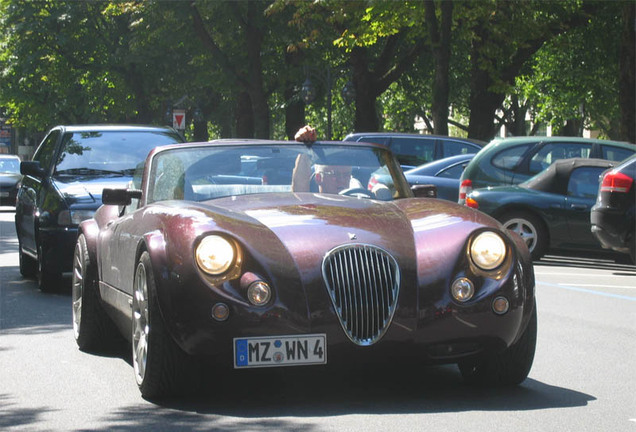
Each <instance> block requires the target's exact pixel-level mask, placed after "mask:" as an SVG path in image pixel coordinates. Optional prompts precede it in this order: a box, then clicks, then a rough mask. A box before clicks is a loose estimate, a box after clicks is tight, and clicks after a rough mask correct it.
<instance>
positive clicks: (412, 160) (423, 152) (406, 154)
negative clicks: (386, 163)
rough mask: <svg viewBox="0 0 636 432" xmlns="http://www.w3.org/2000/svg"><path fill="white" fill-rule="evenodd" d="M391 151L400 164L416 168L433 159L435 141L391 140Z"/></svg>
mask: <svg viewBox="0 0 636 432" xmlns="http://www.w3.org/2000/svg"><path fill="white" fill-rule="evenodd" d="M391 150H392V151H393V154H395V156H396V157H397V160H398V161H399V162H400V164H402V165H411V166H418V165H422V164H425V163H427V162H430V161H432V160H434V159H435V140H434V139H417V138H416V139H414V138H402V137H398V138H393V140H392V141H391Z"/></svg>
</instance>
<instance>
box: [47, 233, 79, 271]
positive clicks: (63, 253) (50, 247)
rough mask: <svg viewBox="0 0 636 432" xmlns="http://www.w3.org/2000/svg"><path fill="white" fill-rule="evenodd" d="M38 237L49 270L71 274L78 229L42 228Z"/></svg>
mask: <svg viewBox="0 0 636 432" xmlns="http://www.w3.org/2000/svg"><path fill="white" fill-rule="evenodd" d="M38 235H39V239H38V244H39V245H41V247H42V253H43V254H44V259H45V260H46V263H47V264H46V265H47V268H49V269H51V270H53V269H59V272H60V273H65V272H70V271H71V270H72V269H73V253H74V252H75V242H76V241H77V227H55V228H40V230H39V232H38Z"/></svg>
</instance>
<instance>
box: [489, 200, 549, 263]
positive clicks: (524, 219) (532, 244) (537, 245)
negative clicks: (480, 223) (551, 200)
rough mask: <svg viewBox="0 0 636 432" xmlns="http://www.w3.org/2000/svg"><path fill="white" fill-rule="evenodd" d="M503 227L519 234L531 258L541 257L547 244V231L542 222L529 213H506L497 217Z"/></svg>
mask: <svg viewBox="0 0 636 432" xmlns="http://www.w3.org/2000/svg"><path fill="white" fill-rule="evenodd" d="M499 221H500V222H501V223H502V225H503V226H504V228H507V229H509V230H510V231H514V232H515V233H517V234H519V236H520V237H521V238H522V239H523V241H524V242H525V243H526V246H528V250H529V251H530V255H531V256H532V259H533V260H538V259H539V258H541V257H542V256H543V255H544V254H545V252H546V249H547V246H548V232H547V230H546V228H545V226H544V224H543V222H542V221H541V220H540V219H539V218H537V217H536V216H533V215H531V214H529V213H524V212H512V213H506V214H505V215H503V216H502V217H500V218H499Z"/></svg>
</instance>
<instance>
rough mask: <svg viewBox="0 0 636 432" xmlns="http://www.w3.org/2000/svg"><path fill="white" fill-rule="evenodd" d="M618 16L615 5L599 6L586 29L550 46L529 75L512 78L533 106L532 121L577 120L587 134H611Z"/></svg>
mask: <svg viewBox="0 0 636 432" xmlns="http://www.w3.org/2000/svg"><path fill="white" fill-rule="evenodd" d="M620 12H621V4H620V2H615V3H614V2H606V3H602V8H601V9H600V10H599V11H597V13H596V14H595V15H594V16H592V17H591V18H590V20H589V22H588V23H587V25H585V26H582V27H577V28H573V29H572V30H570V31H568V32H567V33H564V34H562V35H559V36H557V37H555V38H554V39H552V40H551V41H549V42H548V43H547V44H546V45H545V46H544V47H543V48H542V49H541V50H540V51H539V52H538V53H537V55H536V56H535V58H534V61H533V63H532V65H531V68H530V69H529V71H528V73H526V74H524V75H522V76H519V77H518V78H517V87H518V88H519V92H520V93H521V94H523V95H524V96H525V97H526V98H528V99H529V100H531V101H532V102H533V103H532V106H533V108H534V110H533V112H534V116H535V118H536V120H537V121H542V122H546V123H550V124H553V125H555V126H560V125H563V124H564V123H565V122H566V121H568V120H570V119H581V120H584V122H585V126H586V127H587V128H590V129H600V130H601V131H603V133H604V134H605V135H606V136H612V135H613V134H615V132H616V129H617V128H618V125H617V120H618V118H619V112H618V82H617V79H618V55H619V52H618V44H617V43H616V41H618V40H620V31H621V17H620Z"/></svg>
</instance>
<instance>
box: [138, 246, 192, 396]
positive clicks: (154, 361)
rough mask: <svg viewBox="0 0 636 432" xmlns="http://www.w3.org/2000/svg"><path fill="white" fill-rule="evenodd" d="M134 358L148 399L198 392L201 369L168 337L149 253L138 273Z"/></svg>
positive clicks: (144, 256)
mask: <svg viewBox="0 0 636 432" xmlns="http://www.w3.org/2000/svg"><path fill="white" fill-rule="evenodd" d="M132 355H133V367H134V369H135V379H136V380H137V385H138V386H139V390H140V391H141V394H142V396H143V397H144V398H147V399H154V398H161V397H166V396H173V395H182V394H185V393H190V392H192V391H193V390H195V387H194V382H195V378H198V375H199V374H198V373H197V372H198V370H197V369H198V368H197V365H196V363H195V361H194V359H193V358H192V357H191V356H189V355H187V354H186V353H185V352H183V351H182V350H181V348H179V346H178V345H177V344H176V342H175V341H174V340H173V339H172V337H171V336H170V335H169V334H168V331H167V329H166V327H165V324H164V322H163V319H162V316H161V313H160V311H159V302H158V299H157V290H156V285H155V280H154V276H153V272H152V264H151V262H150V255H149V254H148V252H144V253H143V254H142V255H141V257H140V259H139V262H138V264H137V269H136V271H135V279H134V285H133V304H132Z"/></svg>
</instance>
